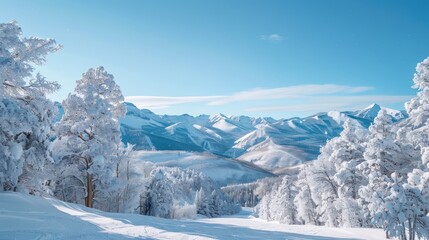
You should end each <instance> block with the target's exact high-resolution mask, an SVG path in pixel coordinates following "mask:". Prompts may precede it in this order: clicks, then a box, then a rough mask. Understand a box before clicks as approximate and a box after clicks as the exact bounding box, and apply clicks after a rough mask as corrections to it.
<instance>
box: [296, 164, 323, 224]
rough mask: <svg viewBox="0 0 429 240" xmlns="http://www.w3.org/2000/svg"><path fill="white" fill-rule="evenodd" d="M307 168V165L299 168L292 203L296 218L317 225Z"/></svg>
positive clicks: (317, 219) (317, 220) (304, 222)
mask: <svg viewBox="0 0 429 240" xmlns="http://www.w3.org/2000/svg"><path fill="white" fill-rule="evenodd" d="M308 174H309V170H308V167H307V166H304V167H303V168H302V169H301V172H300V173H299V174H298V180H297V181H296V183H295V184H296V186H297V188H298V192H297V195H296V197H295V199H294V203H295V206H296V211H297V218H298V221H300V222H301V223H303V224H312V225H319V224H320V223H319V216H318V214H317V211H316V208H317V205H316V203H315V202H314V200H313V197H312V195H313V193H312V190H311V188H310V183H309V182H310V180H309V176H308Z"/></svg>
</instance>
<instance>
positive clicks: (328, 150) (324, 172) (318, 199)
mask: <svg viewBox="0 0 429 240" xmlns="http://www.w3.org/2000/svg"><path fill="white" fill-rule="evenodd" d="M334 146H335V145H334V140H331V141H328V142H327V143H326V145H325V146H324V147H322V148H321V151H320V155H319V156H318V158H317V159H316V160H315V161H313V162H312V163H311V164H309V166H308V167H307V168H306V169H305V171H307V172H308V173H307V176H308V180H309V187H310V191H311V192H312V193H313V194H312V199H313V201H314V203H315V204H316V205H317V208H316V212H317V216H318V220H317V221H319V222H321V223H323V224H325V225H327V226H330V227H335V226H338V225H339V217H340V216H339V212H338V211H337V209H336V208H335V202H336V200H337V199H338V183H337V182H336V181H335V179H334V175H335V173H336V170H335V165H334V163H333V162H331V161H329V157H330V156H331V155H332V153H333V151H334V148H333V147H334Z"/></svg>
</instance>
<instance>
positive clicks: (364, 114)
mask: <svg viewBox="0 0 429 240" xmlns="http://www.w3.org/2000/svg"><path fill="white" fill-rule="evenodd" d="M381 109H383V110H385V111H386V113H387V114H389V115H390V116H392V117H393V119H394V120H396V121H399V120H401V119H404V118H406V117H408V116H407V115H406V114H404V112H402V111H398V110H395V109H391V108H385V107H381V106H380V105H378V104H376V103H373V104H371V105H369V106H368V107H366V108H364V109H362V110H358V111H356V112H354V113H353V115H354V116H357V117H360V118H364V119H368V120H371V121H374V119H375V118H376V117H377V114H378V112H380V110H381Z"/></svg>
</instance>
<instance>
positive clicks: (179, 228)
mask: <svg viewBox="0 0 429 240" xmlns="http://www.w3.org/2000/svg"><path fill="white" fill-rule="evenodd" d="M250 214H251V211H250V209H247V210H243V211H242V212H241V213H240V214H238V215H233V216H228V217H219V218H201V219H195V220H169V219H163V218H156V217H149V216H142V215H137V214H118V213H106V212H102V211H98V210H95V209H91V208H86V207H84V206H82V205H76V204H71V203H65V202H62V201H59V200H56V199H50V198H40V197H34V196H31V195H26V194H22V193H12V192H3V193H0V239H1V240H6V239H16V240H28V239H43V240H66V239H67V240H68V239H91V240H97V239H100V240H101V239H103V240H104V239H175V240H176V239H258V240H259V239H303V240H316V239H318V240H328V239H333V240H340V239H341V240H345V239H367V240H376V239H384V238H383V236H384V233H383V231H382V230H379V229H363V228H328V227H320V226H308V225H307V226H299V225H284V224H279V223H276V222H266V221H264V220H261V219H257V218H253V217H251V216H250Z"/></svg>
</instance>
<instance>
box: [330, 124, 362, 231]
mask: <svg viewBox="0 0 429 240" xmlns="http://www.w3.org/2000/svg"><path fill="white" fill-rule="evenodd" d="M366 136H367V132H366V130H364V129H363V128H361V127H358V126H355V125H353V123H352V122H351V121H350V120H349V121H346V122H345V124H344V130H343V131H342V132H341V134H340V136H339V137H338V138H335V139H334V140H332V141H333V152H332V154H331V156H330V157H329V161H331V162H332V163H334V166H335V169H336V173H335V175H334V180H335V181H336V182H337V184H338V201H337V203H336V205H337V208H338V212H340V218H339V225H340V226H344V227H358V226H362V224H363V222H364V220H363V214H362V209H361V206H360V204H359V188H360V187H361V186H364V185H366V178H365V176H364V175H363V174H362V173H361V172H360V171H359V169H358V168H357V166H358V165H359V164H361V163H362V162H363V161H364V158H363V152H364V150H365V146H364V143H365V141H366Z"/></svg>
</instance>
